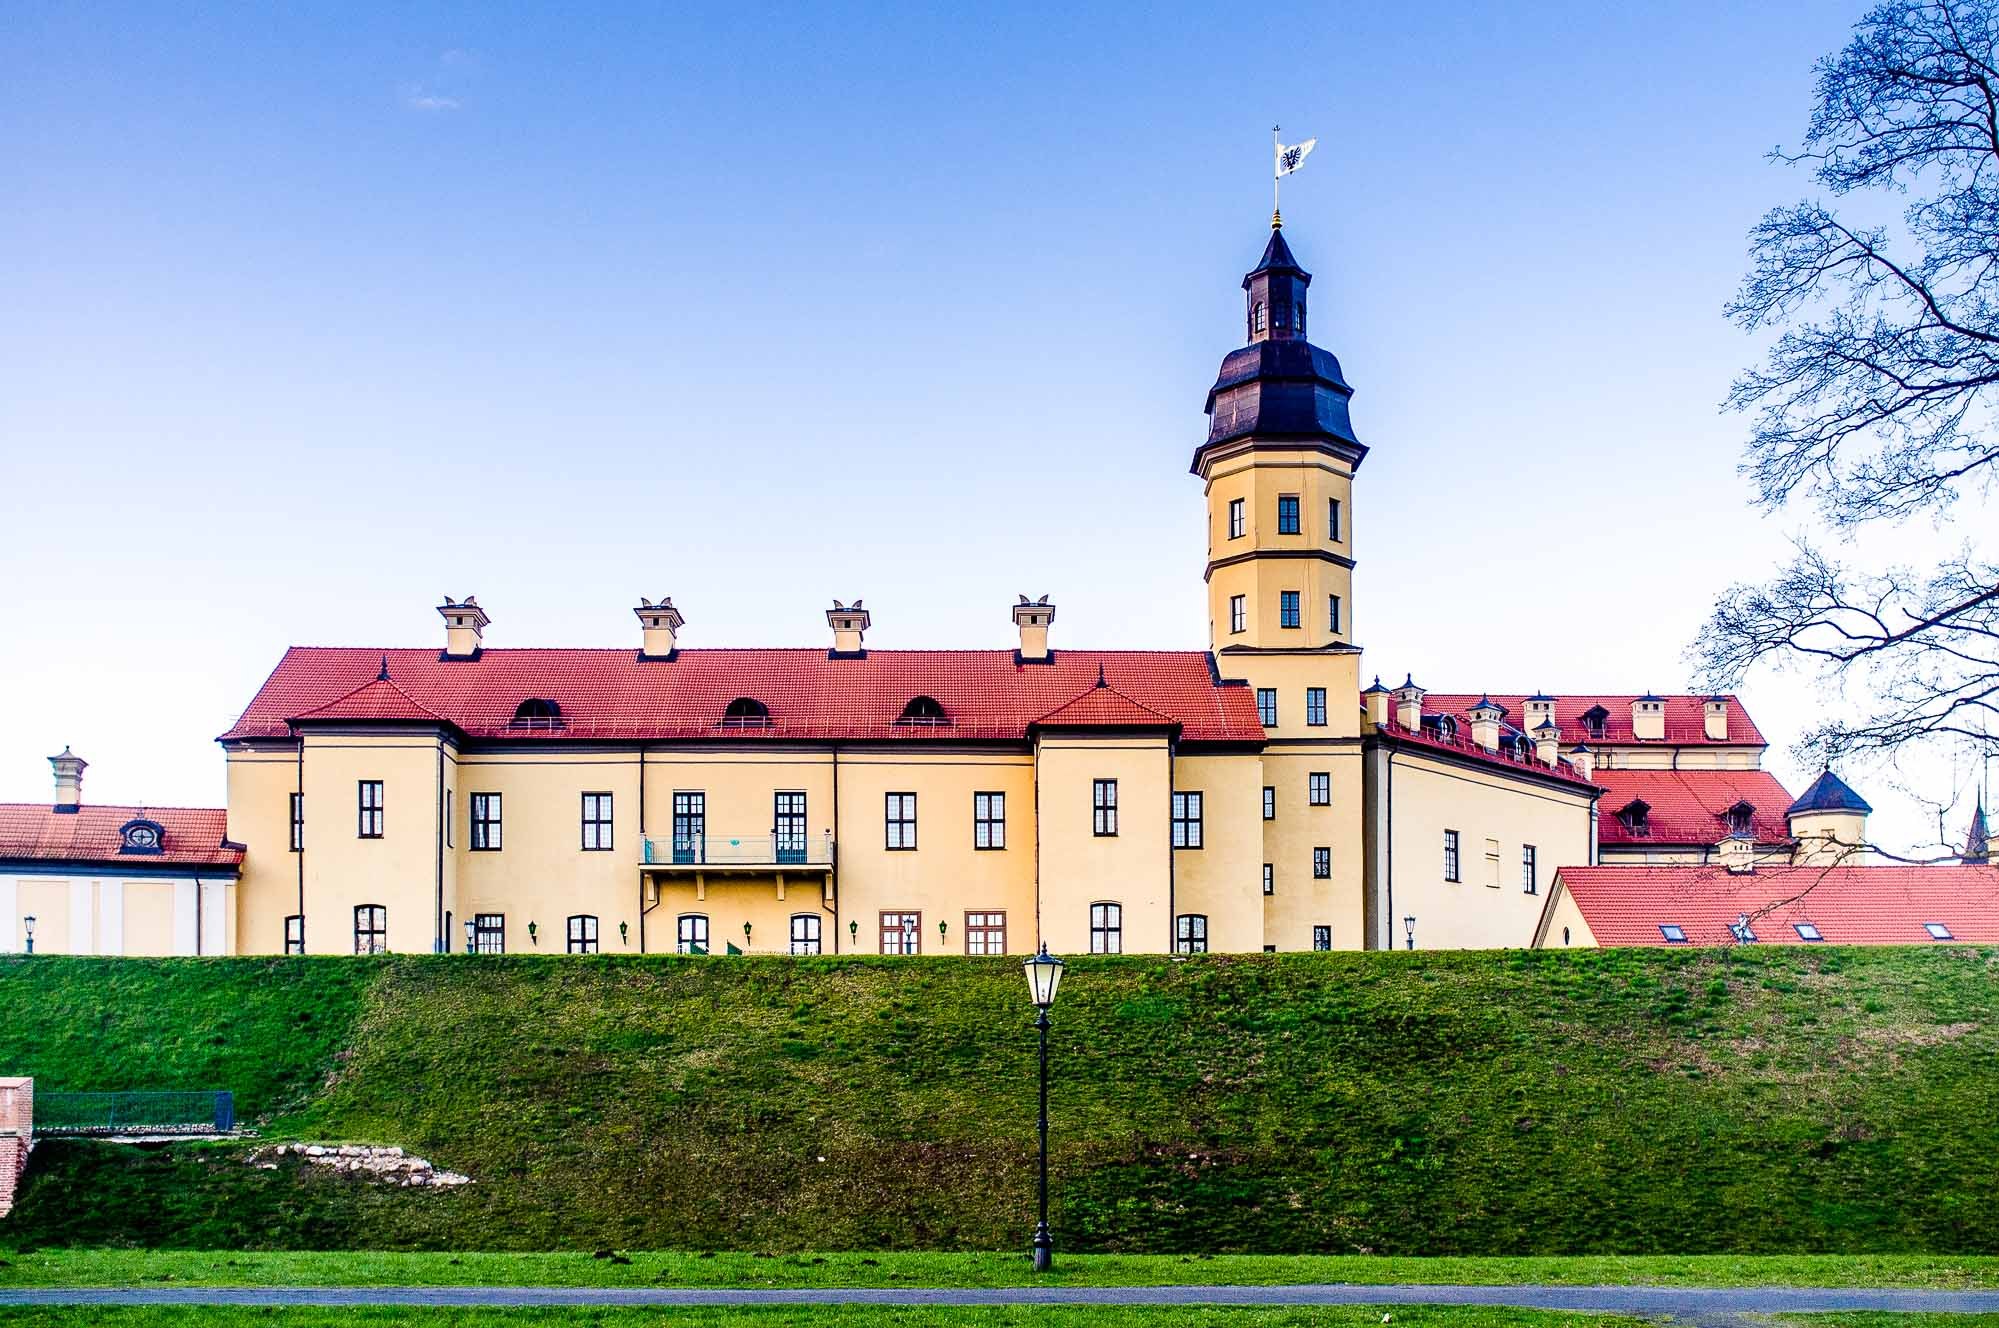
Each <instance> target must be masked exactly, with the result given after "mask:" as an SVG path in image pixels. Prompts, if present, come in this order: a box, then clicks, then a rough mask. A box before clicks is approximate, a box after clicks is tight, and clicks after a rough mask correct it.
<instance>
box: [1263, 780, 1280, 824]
mask: <svg viewBox="0 0 1999 1328" xmlns="http://www.w3.org/2000/svg"><path fill="white" fill-rule="evenodd" d="M1263 819H1264V820H1266V821H1274V820H1276V819H1277V790H1276V788H1275V787H1273V786H1272V785H1269V784H1265V785H1264V786H1263Z"/></svg>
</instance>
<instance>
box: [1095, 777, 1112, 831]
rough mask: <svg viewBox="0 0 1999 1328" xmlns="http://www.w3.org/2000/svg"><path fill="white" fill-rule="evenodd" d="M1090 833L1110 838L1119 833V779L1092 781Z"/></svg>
mask: <svg viewBox="0 0 1999 1328" xmlns="http://www.w3.org/2000/svg"><path fill="white" fill-rule="evenodd" d="M1090 833H1091V834H1093V835H1095V836H1097V837H1098V838H1100V839H1102V838H1108V837H1109V836H1111V835H1115V834H1116V833H1117V781H1116V780H1115V779H1093V780H1091V781H1090Z"/></svg>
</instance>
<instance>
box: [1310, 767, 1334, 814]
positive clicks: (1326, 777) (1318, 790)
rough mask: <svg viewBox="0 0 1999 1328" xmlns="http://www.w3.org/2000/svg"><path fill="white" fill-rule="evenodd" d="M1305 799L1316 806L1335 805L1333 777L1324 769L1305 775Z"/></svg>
mask: <svg viewBox="0 0 1999 1328" xmlns="http://www.w3.org/2000/svg"><path fill="white" fill-rule="evenodd" d="M1305 800H1306V801H1307V802H1309V803H1311V804H1312V805H1313V806H1314V807H1330V806H1332V805H1333V777H1332V775H1331V774H1329V773H1327V772H1326V771H1323V770H1318V771H1314V772H1313V773H1311V774H1309V775H1307V776H1305Z"/></svg>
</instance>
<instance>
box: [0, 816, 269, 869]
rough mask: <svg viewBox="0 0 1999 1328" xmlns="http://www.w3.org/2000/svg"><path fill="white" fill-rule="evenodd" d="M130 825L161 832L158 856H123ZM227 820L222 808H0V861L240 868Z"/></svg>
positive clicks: (239, 852)
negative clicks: (229, 841)
mask: <svg viewBox="0 0 1999 1328" xmlns="http://www.w3.org/2000/svg"><path fill="white" fill-rule="evenodd" d="M132 821H151V822H153V823H154V824H155V825H157V826H159V827H160V851H159V852H158V853H126V852H121V851H120V850H121V849H122V848H123V845H124V839H123V836H122V835H121V834H120V832H121V831H122V830H123V829H124V827H125V826H126V825H127V824H128V823H130V822H132ZM228 833H229V815H228V813H227V812H225V811H223V810H222V809H221V808H220V807H113V806H108V805H107V806H84V807H81V808H79V809H77V810H76V811H74V812H58V811H56V810H55V809H54V808H53V807H51V806H50V805H49V804H47V803H45V802H25V803H23V802H0V859H13V860H20V861H31V862H89V863H117V864H119V865H120V866H126V867H145V866H147V865H149V864H153V865H163V866H173V867H183V866H196V867H228V868H234V867H236V866H239V865H240V864H241V863H242V861H243V849H242V847H241V846H240V845H235V844H231V845H227V846H225V844H224V840H225V839H226V838H227V837H228Z"/></svg>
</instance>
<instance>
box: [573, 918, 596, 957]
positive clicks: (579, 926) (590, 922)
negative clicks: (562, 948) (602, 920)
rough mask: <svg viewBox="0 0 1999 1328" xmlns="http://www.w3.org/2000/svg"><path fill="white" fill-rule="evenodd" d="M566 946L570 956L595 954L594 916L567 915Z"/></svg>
mask: <svg viewBox="0 0 1999 1328" xmlns="http://www.w3.org/2000/svg"><path fill="white" fill-rule="evenodd" d="M568 946H569V953H570V954H596V953H597V915H596V914H594V913H571V914H570V915H569V938H568Z"/></svg>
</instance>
